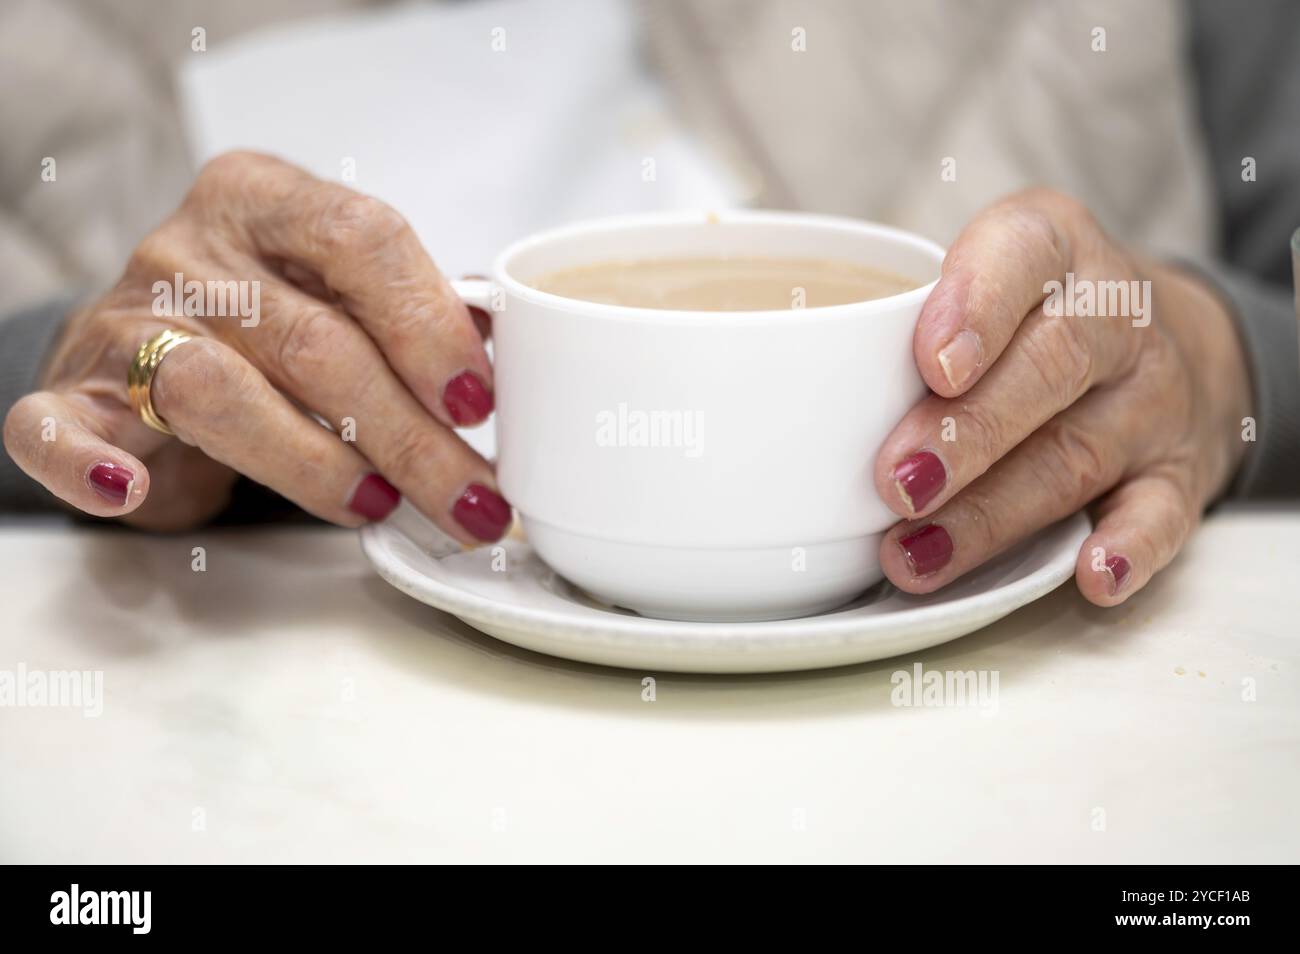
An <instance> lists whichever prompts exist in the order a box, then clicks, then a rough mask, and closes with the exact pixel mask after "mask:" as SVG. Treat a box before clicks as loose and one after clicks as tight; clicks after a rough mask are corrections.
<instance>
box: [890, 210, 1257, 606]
mask: <svg viewBox="0 0 1300 954" xmlns="http://www.w3.org/2000/svg"><path fill="white" fill-rule="evenodd" d="M1067 273H1068V274H1070V275H1072V276H1073V278H1072V282H1073V285H1070V284H1069V282H1067ZM1148 281H1149V282H1150V284H1149V285H1146V286H1144V285H1143V283H1144V282H1148ZM1050 282H1060V283H1061V284H1062V285H1063V286H1065V290H1066V291H1067V292H1068V291H1069V289H1070V288H1071V287H1073V288H1074V289H1076V298H1075V299H1074V301H1075V302H1076V303H1078V298H1077V295H1078V294H1079V292H1078V291H1077V290H1079V289H1085V288H1086V287H1087V286H1088V285H1089V283H1091V284H1092V287H1093V289H1094V290H1096V291H1098V292H1099V294H1098V295H1096V296H1095V297H1094V304H1095V305H1096V304H1097V303H1100V305H1105V304H1106V303H1107V299H1108V297H1109V296H1110V295H1111V293H1112V292H1115V291H1116V290H1117V289H1119V287H1120V286H1117V285H1108V284H1103V283H1116V282H1122V283H1126V284H1127V286H1128V290H1129V291H1130V292H1133V291H1136V295H1135V296H1133V297H1130V298H1129V301H1128V307H1127V309H1125V310H1123V313H1122V314H1121V315H1119V316H1113V315H1112V316H1110V317H1101V316H1100V314H1102V312H1100V311H1098V310H1094V311H1093V312H1092V314H1091V315H1090V316H1085V315H1082V314H1078V312H1079V311H1086V310H1087V308H1086V302H1085V303H1083V304H1084V307H1083V308H1081V309H1075V312H1076V314H1075V315H1071V313H1070V311H1067V312H1066V313H1065V315H1060V314H1053V313H1051V312H1052V311H1054V310H1055V309H1049V310H1048V311H1045V310H1044V303H1045V302H1044V300H1045V299H1048V300H1049V302H1050V303H1051V304H1053V305H1054V304H1055V303H1056V300H1053V299H1050V298H1049V296H1048V295H1047V293H1046V291H1045V286H1046V285H1047V284H1048V283H1050ZM1134 282H1136V285H1134V284H1132V283H1134ZM1146 289H1149V292H1150V294H1149V295H1148V294H1147V292H1146ZM1115 302H1119V303H1121V304H1122V302H1123V298H1122V297H1119V298H1115V299H1113V300H1112V302H1111V303H1112V304H1113V303H1115ZM1070 303H1071V300H1070V299H1069V298H1068V297H1066V298H1065V307H1067V308H1069V307H1070ZM1100 305H1098V307H1100ZM913 347H914V352H915V358H916V363H917V366H918V368H919V369H920V371H921V375H922V377H923V378H924V379H925V382H926V384H927V385H928V386H929V387H930V389H931V391H933V392H934V393H933V394H931V395H929V396H927V397H926V398H925V399H923V400H922V401H921V402H920V403H919V404H918V405H917V406H916V407H914V408H913V409H912V410H911V411H910V412H908V414H907V415H906V416H905V417H904V418H903V420H902V421H901V422H900V423H899V425H898V427H896V428H895V429H894V431H893V433H892V434H891V435H890V436H889V438H888V439H887V440H886V441H885V443H884V445H883V447H882V448H881V450H880V453H879V455H878V457H877V459H876V471H875V482H876V488H877V490H878V491H879V493H880V495H881V498H882V499H883V500H884V501H885V502H886V503H887V504H888V505H889V506H890V507H891V508H892V509H893V510H895V511H896V512H897V513H898V514H899V515H900V516H902V517H905V518H906V519H905V520H904V521H903V522H902V523H899V524H897V525H896V526H895V527H894V528H893V529H891V530H890V531H889V533H888V534H887V535H886V537H885V539H884V541H883V542H882V544H881V549H880V558H881V564H882V566H883V567H884V570H885V573H886V574H887V575H888V576H889V578H890V580H892V581H893V582H894V584H895V585H897V586H898V587H899V588H901V589H903V590H905V591H907V592H910V593H929V592H931V591H932V590H936V589H938V588H939V587H941V586H943V585H945V584H947V583H949V582H951V581H952V580H954V579H956V578H957V577H959V576H961V575H962V574H963V573H966V572H967V571H969V570H971V569H974V568H975V567H977V566H979V565H980V564H981V563H983V562H984V561H985V560H987V559H989V558H990V557H992V556H993V555H994V554H996V553H999V552H1000V551H1002V550H1004V549H1006V548H1007V547H1009V546H1011V545H1012V544H1014V543H1016V542H1017V541H1019V540H1021V539H1023V538H1025V537H1027V536H1029V535H1030V534H1032V533H1034V532H1036V531H1037V530H1039V529H1040V528H1042V527H1045V526H1047V525H1048V524H1051V523H1053V522H1055V521H1057V520H1060V519H1061V518H1063V517H1067V516H1069V515H1070V514H1071V513H1074V512H1075V511H1076V510H1078V509H1079V508H1081V507H1083V506H1085V505H1087V504H1089V503H1093V502H1094V501H1095V502H1096V507H1095V511H1094V529H1093V532H1092V534H1091V535H1090V536H1089V537H1088V538H1087V540H1085V541H1084V543H1083V547H1082V548H1081V550H1080V552H1079V556H1078V561H1077V565H1076V567H1075V578H1076V579H1077V581H1078V585H1079V589H1080V590H1081V591H1082V593H1083V595H1084V596H1085V597H1087V598H1088V599H1089V600H1090V601H1091V602H1093V603H1096V604H1097V605H1099V606H1113V605H1115V604H1117V603H1121V602H1123V601H1124V600H1125V599H1127V598H1128V597H1129V596H1130V595H1132V594H1133V593H1135V592H1137V591H1138V590H1139V589H1141V588H1142V587H1143V586H1145V585H1146V583H1147V581H1148V580H1150V579H1151V577H1152V575H1154V574H1155V573H1156V572H1158V571H1159V570H1160V569H1162V568H1163V567H1164V566H1165V565H1167V564H1168V563H1169V561H1170V560H1172V559H1173V558H1174V556H1175V554H1177V552H1178V550H1179V549H1180V548H1181V547H1182V545H1183V544H1184V542H1186V540H1187V538H1188V535H1189V534H1190V533H1191V531H1192V529H1193V528H1194V527H1195V526H1196V523H1197V521H1198V519H1199V517H1200V514H1201V511H1202V510H1203V509H1204V507H1205V506H1206V505H1207V504H1208V503H1209V502H1210V501H1211V500H1212V499H1213V498H1214V497H1215V496H1217V495H1218V494H1219V493H1221V492H1222V490H1223V488H1224V487H1225V486H1226V484H1227V483H1228V481H1229V480H1230V479H1231V477H1232V474H1233V473H1234V471H1235V469H1236V467H1237V464H1238V462H1239V460H1240V458H1241V455H1242V452H1243V448H1244V446H1245V445H1244V443H1243V440H1242V426H1243V425H1242V419H1243V418H1245V417H1247V416H1248V415H1250V413H1251V409H1250V406H1251V392H1250V381H1249V372H1248V370H1247V364H1246V359H1245V356H1244V353H1243V351H1242V348H1241V345H1240V343H1239V342H1238V339H1237V336H1236V332H1235V330H1234V328H1233V324H1232V316H1231V315H1230V314H1229V313H1228V311H1227V310H1226V308H1225V306H1224V304H1223V303H1222V302H1221V301H1220V300H1219V299H1218V298H1217V297H1216V296H1215V294H1213V293H1212V292H1211V291H1210V290H1209V289H1208V288H1207V287H1206V286H1205V285H1203V284H1202V283H1201V282H1200V281H1199V280H1198V279H1195V278H1193V277H1192V276H1191V275H1190V274H1189V273H1186V272H1183V271H1180V270H1178V269H1176V268H1173V267H1170V266H1167V265H1161V264H1158V263H1154V262H1151V261H1146V260H1143V259H1141V258H1139V257H1138V256H1136V255H1135V254H1133V253H1132V252H1130V251H1129V250H1127V249H1125V248H1123V247H1122V246H1120V245H1118V244H1117V243H1116V242H1114V241H1113V240H1112V239H1111V238H1110V237H1109V236H1107V235H1106V234H1105V233H1104V232H1103V231H1102V229H1101V228H1100V226H1099V225H1098V224H1097V223H1096V221H1095V220H1094V219H1093V218H1092V216H1091V215H1090V214H1089V213H1088V211H1087V210H1086V209H1085V208H1084V207H1083V206H1082V205H1080V204H1079V203H1078V202H1076V201H1075V200H1073V199H1070V198H1068V197H1067V196H1064V195H1061V194H1059V193H1056V192H1052V191H1048V190H1043V189H1034V190H1030V191H1028V192H1023V193H1019V194H1016V195H1014V196H1011V197H1010V198H1007V199H1005V200H1003V201H1000V202H998V203H996V204H995V205H993V206H991V207H990V208H988V209H986V210H985V211H984V212H982V213H981V214H980V215H979V216H977V217H976V218H975V219H974V220H973V221H972V222H971V223H970V224H969V225H968V226H967V227H966V228H965V230H964V231H963V232H962V233H961V235H960V236H959V237H958V239H957V241H956V242H955V243H954V244H953V246H952V248H951V249H950V250H949V252H948V255H947V257H946V258H945V260H944V263H943V275H942V277H941V278H940V280H939V283H938V285H937V286H936V287H935V289H934V292H933V293H932V294H931V295H930V298H929V300H928V301H927V302H926V304H925V308H924V309H923V311H922V313H921V317H920V319H919V321H918V323H917V329H916V335H915V339H914V342H913Z"/></svg>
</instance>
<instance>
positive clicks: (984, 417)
mask: <svg viewBox="0 0 1300 954" xmlns="http://www.w3.org/2000/svg"><path fill="white" fill-rule="evenodd" d="M962 416H963V418H964V420H963V421H962V422H961V423H959V424H958V430H957V436H958V439H959V440H962V434H963V433H965V432H968V431H969V432H973V433H974V435H975V439H974V441H972V442H971V443H973V444H974V445H975V448H976V449H977V452H978V453H979V454H980V455H981V456H982V457H983V459H984V460H985V461H986V463H992V462H993V461H995V460H997V459H998V458H1000V457H1001V456H1002V455H1003V454H1004V453H1006V451H1008V450H1010V448H1011V443H1010V436H1009V435H1008V433H1007V427H1006V423H1005V420H1004V417H1003V415H1000V414H998V413H997V412H996V411H995V410H994V409H993V408H990V407H989V406H988V405H986V404H983V403H980V402H978V401H969V402H967V403H966V404H965V405H964V406H963V408H962ZM962 443H963V444H964V443H965V441H964V440H962ZM967 456H968V458H969V456H970V455H967Z"/></svg>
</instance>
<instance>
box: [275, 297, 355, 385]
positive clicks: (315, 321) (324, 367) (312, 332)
mask: <svg viewBox="0 0 1300 954" xmlns="http://www.w3.org/2000/svg"><path fill="white" fill-rule="evenodd" d="M343 332H344V323H343V321H342V320H341V319H339V317H338V316H336V315H335V314H333V313H332V312H330V311H328V310H327V309H325V308H309V309H306V310H304V311H303V312H302V313H300V314H299V315H297V316H296V317H294V318H292V319H290V321H289V322H288V327H287V329H286V330H285V332H284V334H283V335H282V336H281V338H280V340H279V342H278V344H277V346H276V354H275V367H276V369H277V371H278V372H279V375H280V376H281V377H282V378H283V379H284V380H285V381H286V382H288V383H289V384H292V385H295V386H302V385H307V384H312V383H318V382H319V381H320V380H321V379H322V376H325V375H328V374H329V372H330V368H331V366H332V364H333V356H334V355H335V354H337V353H338V349H339V347H341V345H342V342H341V340H340V336H341V335H342V334H343Z"/></svg>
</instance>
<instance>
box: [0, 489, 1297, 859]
mask: <svg viewBox="0 0 1300 954" xmlns="http://www.w3.org/2000/svg"><path fill="white" fill-rule="evenodd" d="M195 546H202V547H204V548H205V549H206V559H207V569H206V571H205V572H201V573H199V572H194V571H193V570H192V568H191V564H192V556H191V552H192V551H191V548H192V547H195ZM1298 616H1300V512H1297V511H1295V510H1291V511H1282V512H1278V511H1273V512H1257V511H1251V512H1245V511H1234V512H1228V513H1222V514H1219V515H1217V516H1215V517H1213V518H1212V519H1211V520H1210V521H1209V522H1208V523H1207V524H1206V526H1205V527H1204V528H1203V529H1202V530H1201V532H1200V533H1199V534H1198V535H1197V537H1196V539H1195V542H1194V543H1193V545H1192V546H1191V548H1190V549H1189V550H1188V551H1187V552H1185V553H1184V555H1183V556H1182V557H1181V558H1180V559H1179V561H1178V562H1177V563H1176V564H1175V565H1174V566H1173V567H1172V568H1171V569H1170V570H1169V571H1167V572H1166V573H1165V574H1164V575H1162V577H1161V578H1160V579H1159V580H1158V581H1157V582H1156V583H1155V584H1154V585H1153V586H1152V587H1151V588H1149V589H1148V590H1147V591H1146V592H1144V593H1142V594H1140V595H1139V597H1137V598H1136V599H1134V600H1132V601H1130V603H1129V604H1128V605H1126V606H1125V607H1123V608H1121V609H1119V610H1117V611H1109V612H1108V611H1102V610H1098V609H1095V608H1092V607H1090V606H1088V605H1087V604H1086V603H1084V601H1083V600H1082V599H1080V598H1079V596H1078V595H1077V593H1075V592H1074V590H1073V586H1072V584H1071V585H1067V586H1065V587H1063V588H1061V589H1060V590H1057V591H1056V592H1055V593H1054V594H1052V595H1051V596H1050V597H1048V598H1046V599H1044V600H1042V601H1040V602H1039V603H1037V604H1035V605H1033V606H1030V607H1027V608H1026V609H1023V610H1021V611H1020V612H1018V613H1016V614H1014V615H1013V616H1011V617H1009V618H1007V619H1006V620H1004V621H1002V622H1000V623H997V624H995V625H993V626H991V627H989V628H987V629H985V630H983V631H981V632H979V633H977V634H974V635H972V636H969V637H967V638H965V639H961V640H958V641H956V642H953V643H950V644H948V645H946V646H940V647H937V648H935V649H933V650H930V651H927V652H925V653H922V654H919V655H918V656H917V657H914V658H913V657H902V658H899V659H896V660H887V661H884V662H881V663H875V664H869V665H864V666H858V667H854V668H849V669H841V670H833V671H826V672H820V673H811V674H795V675H789V676H757V677H752V676H751V677H725V678H724V677H687V676H676V675H670V674H663V675H660V676H657V684H656V692H655V699H654V701H653V702H648V701H644V700H643V690H642V679H643V677H644V676H646V675H656V674H653V673H641V672H630V671H619V670H610V669H599V668H596V667H591V666H583V665H577V664H570V663H566V662H563V661H559V660H555V659H549V658H546V657H542V656H537V655H533V654H530V653H527V652H524V651H521V650H516V649H513V648H511V647H509V646H506V645H504V644H501V643H498V642H496V641H494V640H492V639H490V638H488V637H486V636H481V635H479V634H478V633H476V632H474V631H473V630H471V629H469V628H468V627H466V626H464V625H462V624H461V623H459V622H457V621H456V620H454V619H451V618H448V617H446V616H444V615H442V614H440V613H438V612H436V611H434V610H432V609H429V608H427V607H425V606H423V605H420V604H418V603H415V602H413V601H411V600H409V599H407V598H406V597H404V596H402V595H401V594H400V593H398V592H396V591H394V590H391V589H389V587H387V586H386V585H385V584H384V583H382V582H381V581H380V580H379V579H378V578H376V577H375V576H374V575H372V573H371V571H370V569H369V567H368V565H367V564H366V562H365V560H364V559H363V558H362V556H361V553H360V549H359V546H358V543H357V540H356V538H355V537H354V536H353V535H351V534H349V533H346V532H342V531H335V530H328V529H309V528H297V529H279V530H270V531H262V530H258V531H221V532H217V531H206V532H200V533H195V534H189V535H185V536H177V537H145V536H139V535H134V534H129V533H118V532H111V531H98V530H95V531H92V530H77V531H73V530H68V529H57V528H49V527H35V526H27V525H13V526H9V527H3V528H0V671H4V670H8V671H10V672H17V667H18V666H19V665H22V666H23V667H25V669H26V671H28V672H29V673H30V672H32V671H36V672H47V673H48V672H52V671H62V670H91V671H95V670H99V671H102V672H103V680H104V682H103V686H104V691H103V712H102V715H100V716H99V717H98V718H94V717H89V718H88V717H85V716H84V715H83V713H82V711H81V710H80V709H74V708H50V707H31V706H27V707H22V708H18V707H13V706H8V707H4V708H0V861H48V862H110V861H113V862H145V861H186V862H225V861H343V860H392V861H406V860H422V861H527V860H544V859H549V860H574V861H577V860H585V861H601V860H639V861H676V860H721V859H732V860H742V861H759V860H834V861H850V860H853V861H973V860H986V861H1010V860H1026V861H1083V862H1104V861H1147V862H1191V861H1200V862H1230V861H1290V862H1296V861H1298V860H1300V823H1298V822H1297V815H1296V805H1297V804H1300V622H1297V617H1298ZM917 661H920V662H922V663H923V664H924V665H925V667H926V669H961V670H996V671H997V672H998V673H999V690H1000V691H999V696H998V705H997V708H996V711H989V710H985V711H981V710H979V709H976V708H961V707H947V708H898V707H895V706H893V705H891V702H890V692H891V688H892V686H891V683H890V677H891V674H892V673H894V672H895V671H897V670H900V669H910V667H911V666H912V665H913V664H914V663H915V662H917ZM1250 687H1253V697H1254V701H1247V699H1245V698H1243V696H1250V695H1252V692H1250V691H1248V689H1249V688H1250Z"/></svg>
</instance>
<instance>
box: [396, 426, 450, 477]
mask: <svg viewBox="0 0 1300 954" xmlns="http://www.w3.org/2000/svg"><path fill="white" fill-rule="evenodd" d="M445 456H446V455H445V454H444V453H443V451H442V447H441V446H440V442H439V440H438V438H437V436H436V435H434V434H432V433H430V432H429V431H427V430H423V429H419V430H415V431H412V432H410V433H407V434H405V435H403V436H402V438H401V439H400V440H399V441H398V442H397V443H396V444H395V445H394V446H393V447H392V448H390V449H389V452H388V460H387V461H386V466H385V467H384V472H385V473H386V474H391V475H392V476H393V477H394V478H395V479H396V480H397V482H398V483H401V482H403V481H418V480H420V479H422V478H424V479H426V480H427V476H428V474H430V473H441V472H442V471H443V467H442V458H444V457H445Z"/></svg>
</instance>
